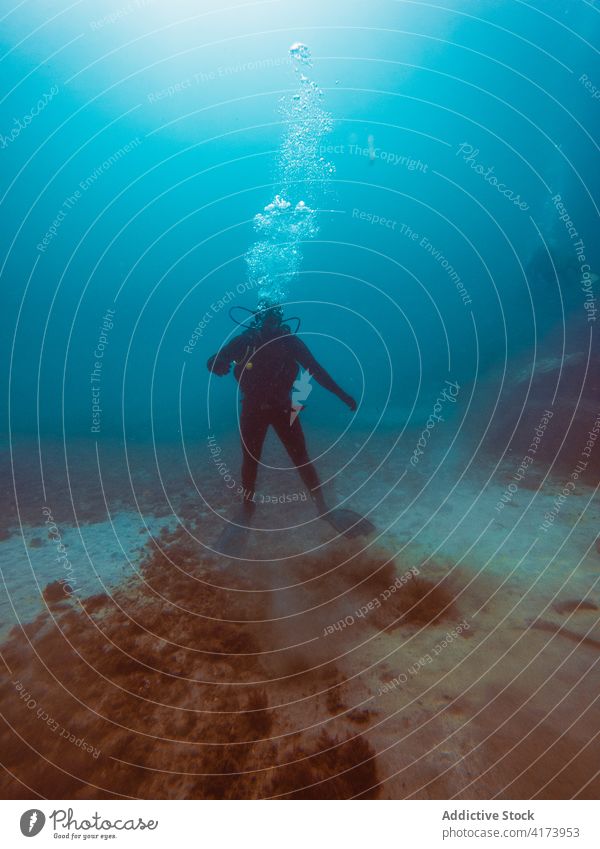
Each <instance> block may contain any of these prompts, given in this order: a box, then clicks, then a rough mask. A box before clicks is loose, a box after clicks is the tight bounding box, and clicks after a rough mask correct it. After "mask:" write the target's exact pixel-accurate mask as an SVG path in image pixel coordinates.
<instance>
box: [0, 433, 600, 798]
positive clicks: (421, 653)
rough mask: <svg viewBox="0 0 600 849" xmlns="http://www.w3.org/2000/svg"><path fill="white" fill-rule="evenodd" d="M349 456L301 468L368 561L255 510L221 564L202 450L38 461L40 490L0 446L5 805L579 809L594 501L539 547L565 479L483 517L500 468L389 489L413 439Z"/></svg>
mask: <svg viewBox="0 0 600 849" xmlns="http://www.w3.org/2000/svg"><path fill="white" fill-rule="evenodd" d="M414 436H418V433H417V432H415V434H414ZM367 437H369V432H367V431H365V432H364V433H358V434H357V433H356V432H354V431H353V433H352V439H346V440H345V441H343V443H340V444H339V445H338V446H337V448H336V451H335V452H332V451H328V450H327V449H328V446H329V445H330V444H331V438H332V436H331V434H328V432H327V431H326V430H325V429H320V430H318V431H314V430H313V432H312V433H311V439H310V444H311V449H312V451H313V453H315V454H321V453H322V452H324V453H323V454H322V456H321V457H320V460H319V468H320V470H321V473H322V474H323V476H324V477H327V476H328V475H334V476H335V475H336V473H337V472H338V470H339V469H340V466H341V465H342V463H341V462H340V459H344V458H346V459H348V460H349V461H351V462H349V463H348V465H347V467H346V469H345V470H344V471H343V472H341V473H340V474H337V476H335V478H334V480H332V481H331V483H330V484H328V491H329V493H330V495H331V496H332V497H333V493H335V494H336V495H337V497H338V499H339V498H340V496H341V495H342V494H349V493H353V495H352V497H351V498H350V499H349V502H348V503H349V504H351V505H352V507H354V508H355V509H357V510H361V511H363V512H365V513H367V512H368V513H369V515H370V517H371V518H372V519H373V520H374V521H375V523H376V525H377V527H378V532H377V534H376V535H375V536H374V537H372V538H370V539H369V540H364V539H362V540H361V539H359V540H351V541H349V540H340V539H339V538H338V539H335V537H334V534H333V532H332V529H331V528H330V526H329V525H327V524H325V523H324V522H317V521H313V520H312V511H311V509H310V506H309V504H308V503H307V502H304V501H302V500H298V501H294V500H289V501H286V502H285V503H284V504H281V503H276V504H274V503H270V504H263V505H261V506H260V508H259V510H258V513H257V520H256V524H257V527H258V528H259V529H257V530H255V531H254V532H253V534H252V537H251V539H250V545H249V548H248V550H247V552H246V554H245V559H244V560H239V561H225V560H224V559H223V558H222V557H220V556H218V555H217V554H215V553H214V552H213V551H211V550H210V549H211V547H213V546H214V544H215V541H216V539H217V537H218V535H219V533H220V530H221V529H222V526H223V519H222V517H223V516H224V515H231V514H230V511H231V509H232V500H231V495H230V492H228V490H227V488H226V487H225V486H224V485H223V481H222V479H221V477H220V476H219V473H218V471H217V470H216V469H215V468H212V467H211V463H212V459H211V458H210V455H209V454H208V453H207V449H206V445H205V444H198V445H195V446H194V447H193V448H189V446H188V447H187V451H186V452H185V453H184V451H183V449H182V446H181V445H159V446H154V447H153V446H141V445H140V446H131V445H128V446H127V451H125V449H124V447H123V445H122V444H121V443H120V442H119V441H114V442H110V441H109V440H105V441H103V442H101V443H99V446H98V454H96V447H95V445H93V444H92V443H90V442H88V441H86V440H82V441H81V442H77V441H71V442H70V443H69V444H68V449H67V450H66V452H65V446H64V445H63V443H62V442H58V441H57V442H55V443H52V442H46V443H44V445H43V446H42V452H41V456H42V464H41V468H42V469H43V475H41V474H40V452H39V446H38V444H37V443H35V442H34V441H31V442H29V441H17V442H13V444H12V447H11V449H10V450H9V449H8V448H7V449H6V450H5V451H4V452H3V464H4V471H5V475H4V480H5V481H6V482H7V483H6V490H5V492H4V504H3V513H2V515H3V518H4V530H3V534H2V536H3V539H2V541H1V542H0V563H1V566H2V576H3V582H4V586H3V590H2V597H1V599H0V618H1V623H0V627H1V628H2V632H1V633H2V638H3V643H2V645H1V654H2V661H3V664H4V666H5V674H4V676H3V677H4V680H3V683H2V685H1V689H0V702H1V710H2V715H3V718H4V722H3V725H2V732H1V738H0V747H1V750H2V753H3V757H2V760H3V765H4V767H5V768H6V772H4V773H3V777H2V779H1V787H0V792H1V794H2V796H3V797H9V798H13V797H14V798H24V797H37V796H41V797H49V798H90V797H93V798H101V797H102V798H113V797H116V798H122V797H125V798H127V797H133V798H138V797H139V798H188V797H194V798H248V797H251V798H265V797H293V798H301V797H314V798H350V797H354V796H357V797H362V798H373V797H374V798H408V797H411V798H412V797H414V798H478V799H489V798H532V797H537V798H570V797H577V798H597V797H598V794H599V792H600V777H599V775H598V758H597V747H596V744H595V738H596V735H597V734H598V733H599V731H600V705H599V704H598V669H597V663H598V659H599V657H600V628H599V626H598V608H599V606H600V593H599V591H598V574H599V564H600V552H599V551H598V548H597V547H596V544H595V540H596V536H597V529H598V518H599V516H598V514H599V506H598V502H597V500H595V499H594V495H595V492H596V489H595V487H596V482H594V481H589V482H586V481H585V480H582V481H580V482H578V485H577V487H576V489H575V491H574V492H573V493H572V494H571V495H570V496H569V498H568V499H566V500H565V502H564V504H562V506H561V510H560V513H559V515H558V517H557V518H556V520H555V522H554V523H553V525H552V527H551V528H550V529H549V530H548V531H545V532H544V531H542V530H540V526H541V523H542V522H543V519H544V514H545V513H547V512H548V510H550V509H551V508H552V504H553V499H554V498H555V497H556V493H557V491H559V490H560V488H561V487H562V486H563V485H564V470H561V469H559V470H556V471H555V472H552V473H550V474H549V475H546V471H547V470H546V469H545V468H544V470H543V471H542V467H541V466H540V467H539V468H535V467H534V466H532V468H531V470H530V472H529V473H528V475H527V476H525V477H524V479H523V480H522V481H520V482H519V487H518V489H517V491H516V492H515V493H512V494H511V498H510V499H509V501H508V502H505V506H504V507H503V508H501V509H500V510H497V509H496V506H497V504H498V502H499V501H500V500H502V493H505V492H506V487H507V485H508V483H510V482H511V481H512V480H513V474H514V470H515V462H516V458H515V457H514V456H511V455H507V456H506V457H505V458H504V460H503V461H502V462H501V463H500V465H499V466H498V467H496V462H497V460H494V459H493V458H492V457H491V456H490V458H489V463H486V462H485V461H484V459H483V458H484V457H485V455H484V454H478V455H477V457H476V458H475V459H474V455H473V454H472V453H471V452H470V451H467V450H466V448H464V447H463V448H461V445H460V443H457V442H455V443H454V445H453V446H452V449H451V450H448V449H449V446H448V443H447V442H444V443H443V442H442V440H441V439H440V440H439V445H437V446H436V445H435V444H434V443H433V442H432V444H431V446H430V448H429V451H428V453H427V456H425V457H423V458H422V463H421V464H420V465H417V467H414V468H411V467H410V464H409V472H408V473H407V471H406V470H407V456H408V455H409V454H410V452H408V453H407V450H406V445H408V444H412V443H411V438H412V437H411V434H410V433H409V434H408V437H407V434H406V433H405V434H404V438H403V442H402V446H400V445H398V444H396V443H397V433H396V432H395V431H394V430H393V429H391V430H388V431H382V430H381V429H379V430H378V431H377V432H376V433H374V434H373V435H371V436H370V438H369V439H367ZM407 439H408V441H407ZM221 447H222V449H223V456H225V457H226V458H227V460H228V462H229V465H230V467H231V469H232V473H234V470H235V469H236V468H237V466H236V463H237V457H238V448H237V444H236V440H235V439H234V437H233V435H232V436H231V437H230V438H228V439H224V440H223V441H222V443H221ZM357 450H358V451H359V453H358V454H357V455H356V456H354V454H355V452H356V451H357ZM383 458H385V462H384V463H382V459H383ZM265 460H266V462H267V464H269V465H273V466H278V465H282V464H283V465H285V464H286V461H285V457H284V455H283V452H282V450H281V448H280V446H279V445H278V444H276V442H275V440H274V439H270V441H268V443H267V449H266V454H265ZM213 465H214V464H213ZM260 481H261V482H260V491H261V493H263V494H270V495H271V496H273V495H276V496H278V497H279V495H282V494H283V495H285V494H291V495H293V494H294V493H298V492H300V493H301V492H303V490H302V486H301V484H300V483H299V479H298V478H297V476H296V473H295V472H294V471H276V470H274V469H266V470H265V471H264V472H263V473H262V476H261V479H260ZM592 484H593V485H592ZM14 491H16V493H17V508H15V504H14ZM44 508H45V510H46V512H43V509H44ZM48 514H50V518H49V515H48ZM281 528H287V530H277V529H281ZM60 546H64V548H60Z"/></svg>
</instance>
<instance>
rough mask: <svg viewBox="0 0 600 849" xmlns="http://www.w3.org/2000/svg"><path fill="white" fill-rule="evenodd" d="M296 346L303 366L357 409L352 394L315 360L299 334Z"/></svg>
mask: <svg viewBox="0 0 600 849" xmlns="http://www.w3.org/2000/svg"><path fill="white" fill-rule="evenodd" d="M294 348H295V350H294V353H295V355H296V360H297V361H298V362H299V363H300V365H301V366H302V368H304V369H306V370H307V371H308V372H310V374H311V375H312V376H313V377H314V379H315V380H316V381H317V383H318V384H320V385H321V386H322V387H323V388H324V389H328V390H329V391H330V392H332V393H333V394H334V395H337V397H338V398H339V399H340V401H343V402H344V404H347V406H348V407H350V409H351V410H352V411H353V412H354V410H356V401H355V400H354V398H353V397H352V396H351V395H348V393H347V392H344V390H343V389H342V388H341V386H338V385H337V383H336V382H335V380H334V379H333V378H332V377H331V375H330V374H329V373H328V372H327V371H325V369H324V368H323V366H322V365H320V364H319V363H318V362H317V361H316V360H315V358H314V357H313V355H312V354H311V352H310V351H309V350H308V348H307V346H306V345H305V344H304V342H302V341H301V340H300V339H298V337H297V336H295V337H294Z"/></svg>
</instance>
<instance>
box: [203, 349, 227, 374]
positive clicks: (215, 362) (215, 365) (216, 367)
mask: <svg viewBox="0 0 600 849" xmlns="http://www.w3.org/2000/svg"><path fill="white" fill-rule="evenodd" d="M206 368H207V369H208V370H209V371H212V373H213V374H217V375H219V377H223V375H225V374H229V369H230V368H231V363H226V362H223V360H219V355H218V354H215V355H214V357H211V358H210V359H209V361H208V362H207V363H206Z"/></svg>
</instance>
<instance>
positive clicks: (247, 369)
mask: <svg viewBox="0 0 600 849" xmlns="http://www.w3.org/2000/svg"><path fill="white" fill-rule="evenodd" d="M232 361H233V362H235V367H234V375H235V378H236V380H237V381H238V383H239V385H240V391H241V393H242V396H243V400H242V409H241V413H240V435H241V438H242V452H243V461H242V487H243V490H244V500H245V501H246V503H247V504H252V503H253V501H254V487H255V484H256V475H257V471H258V462H259V460H260V456H261V453H262V447H263V444H264V441H265V436H266V435H267V430H268V429H269V425H271V426H272V427H273V429H274V430H275V432H276V434H277V436H278V437H279V438H280V439H281V441H282V442H283V444H284V446H285V448H286V450H287V452H288V454H289V456H290V458H291V460H292V462H293V463H294V465H295V466H296V468H297V469H298V472H299V473H300V476H301V477H302V480H303V481H304V483H305V485H306V486H307V487H308V489H309V491H310V494H311V497H312V498H313V499H314V501H315V502H316V505H317V507H318V509H319V510H320V511H322V510H325V509H326V508H325V502H324V499H323V495H322V493H321V490H320V485H321V484H320V480H319V476H318V474H317V471H316V469H315V467H314V466H313V464H312V463H311V461H310V458H309V456H308V452H307V450H306V443H305V441H304V433H303V431H302V427H301V425H300V421H299V419H298V417H297V416H296V417H295V418H294V420H293V421H291V413H292V399H291V393H292V387H293V385H294V381H295V380H296V378H297V376H298V367H299V366H302V368H304V369H306V370H307V371H308V372H310V374H311V376H312V377H314V379H315V380H316V381H317V383H319V384H320V385H321V386H323V387H324V388H325V389H328V390H329V391H330V392H333V394H334V395H337V397H338V398H340V400H342V401H343V402H344V403H346V404H348V406H350V407H351V408H352V409H354V408H355V406H356V405H355V402H354V400H353V399H352V398H351V397H350V395H348V394H347V393H346V392H344V391H343V390H342V389H341V388H340V387H339V386H338V385H337V383H336V382H335V380H333V378H332V377H331V376H330V375H329V374H328V373H327V372H326V371H325V369H324V368H323V367H322V366H321V365H319V363H318V362H317V361H316V360H315V358H314V357H313V355H312V354H311V352H310V351H309V350H308V348H307V347H306V345H305V344H304V342H302V341H301V340H300V339H299V338H298V337H297V336H296V335H295V334H292V333H290V331H289V328H288V327H287V326H286V325H280V326H278V327H275V328H269V329H265V328H263V329H248V330H247V331H245V332H244V333H241V334H240V335H239V336H236V337H235V338H234V339H232V340H231V342H229V344H228V345H226V346H225V347H224V348H222V349H221V350H220V351H219V352H218V353H217V354H215V355H214V356H213V357H211V358H210V359H209V361H208V363H207V366H208V368H209V370H210V371H212V372H214V373H215V374H218V375H224V374H227V373H228V372H229V369H230V366H231V362H232Z"/></svg>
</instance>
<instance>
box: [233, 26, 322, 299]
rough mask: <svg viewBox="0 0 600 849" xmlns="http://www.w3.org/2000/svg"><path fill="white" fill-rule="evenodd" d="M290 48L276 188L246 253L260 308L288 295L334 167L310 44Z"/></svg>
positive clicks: (256, 219)
mask: <svg viewBox="0 0 600 849" xmlns="http://www.w3.org/2000/svg"><path fill="white" fill-rule="evenodd" d="M289 52H290V56H291V58H292V61H293V63H294V71H295V73H296V75H297V77H298V83H299V86H298V89H297V91H296V92H295V93H294V94H293V95H292V96H291V97H287V96H286V97H283V98H282V99H281V101H280V112H281V116H282V119H283V124H284V128H285V129H284V137H283V141H282V143H281V148H280V151H279V154H278V157H277V165H276V175H275V176H276V179H275V183H276V186H277V191H276V194H275V196H274V198H273V200H272V201H271V202H270V203H268V204H267V205H266V206H265V208H264V209H263V210H262V212H259V213H258V214H257V215H256V216H255V217H254V232H255V233H256V236H257V239H256V241H255V242H254V244H253V245H252V247H251V248H250V249H249V250H248V251H247V253H246V264H247V269H248V280H249V284H250V285H249V288H251V289H256V290H257V291H258V308H259V309H265V308H267V307H269V306H274V305H275V304H279V303H281V302H282V301H284V300H286V299H287V297H288V293H289V289H290V285H291V283H292V280H293V279H294V277H295V276H296V275H297V273H298V270H299V268H300V264H301V262H302V243H303V242H304V241H306V240H307V239H314V238H315V237H316V236H317V234H318V232H319V225H318V222H317V210H318V208H319V206H320V205H321V203H322V198H323V196H324V193H325V191H326V187H327V183H328V181H329V180H330V178H331V176H332V174H333V173H334V167H333V165H332V164H331V163H330V162H328V161H327V160H326V159H324V158H323V157H322V156H321V154H320V147H321V143H322V139H323V137H324V136H325V135H327V134H328V133H330V132H331V129H332V120H331V116H330V115H329V114H328V113H327V112H326V111H325V109H324V108H323V106H322V101H323V92H322V90H321V89H320V88H319V86H318V85H317V83H316V82H315V81H314V80H312V79H311V78H310V76H309V74H310V70H311V69H312V66H313V63H312V57H311V54H310V50H309V49H308V47H307V46H306V44H301V43H300V42H297V43H296V44H293V45H292V46H291V47H290V50H289Z"/></svg>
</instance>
